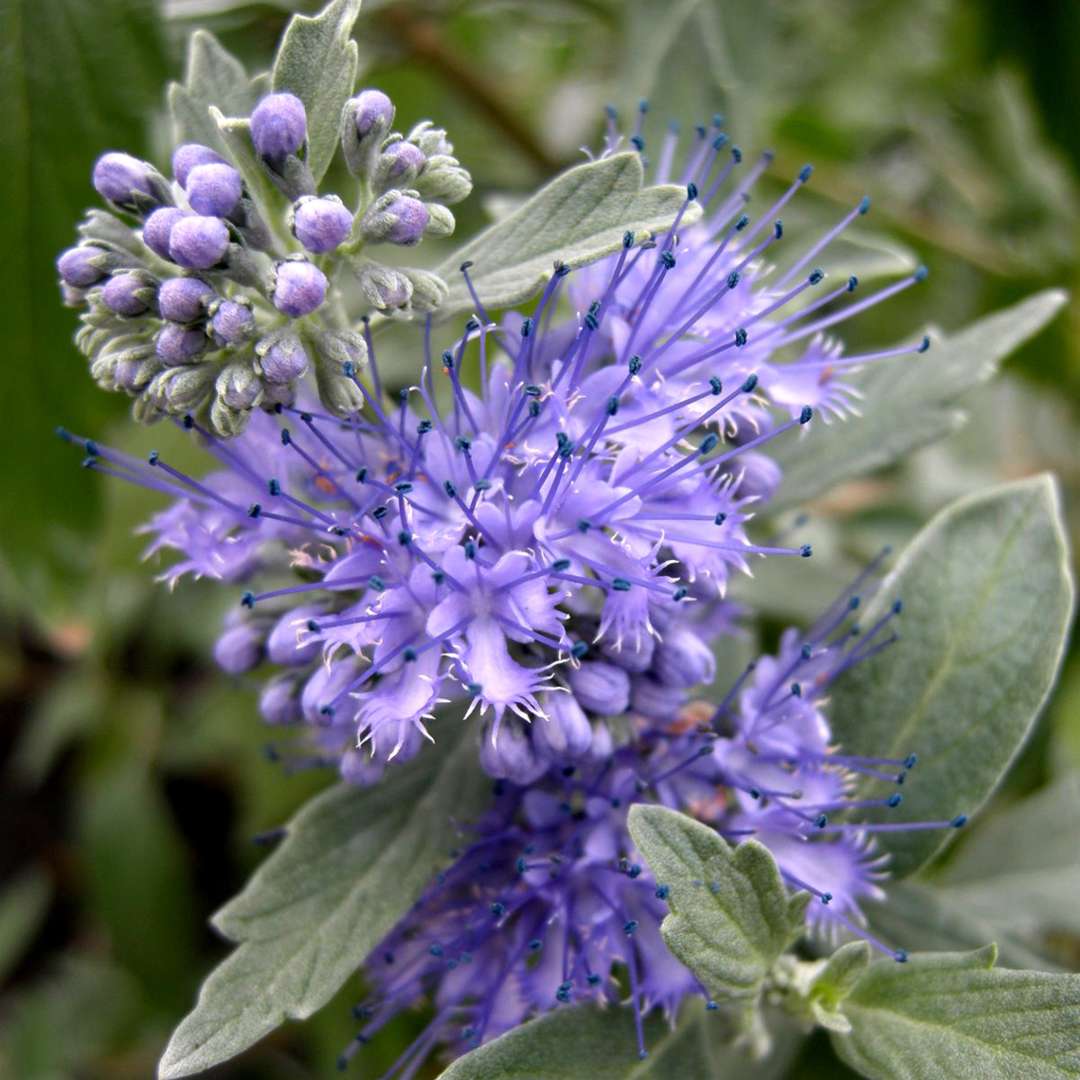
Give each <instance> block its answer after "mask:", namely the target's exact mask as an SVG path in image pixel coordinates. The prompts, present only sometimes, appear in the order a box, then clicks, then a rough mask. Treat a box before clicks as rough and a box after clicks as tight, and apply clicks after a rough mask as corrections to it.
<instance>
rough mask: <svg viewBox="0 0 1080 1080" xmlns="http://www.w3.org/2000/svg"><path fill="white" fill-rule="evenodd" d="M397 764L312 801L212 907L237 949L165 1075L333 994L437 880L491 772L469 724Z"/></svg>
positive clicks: (228, 1049) (164, 1066) (174, 1043)
mask: <svg viewBox="0 0 1080 1080" xmlns="http://www.w3.org/2000/svg"><path fill="white" fill-rule="evenodd" d="M439 751H440V752H439V753H432V754H424V755H422V756H421V758H420V760H418V761H416V762H414V763H410V764H409V765H403V766H395V767H393V768H392V769H391V770H390V771H389V772H388V774H387V775H386V776H385V777H383V779H382V780H380V782H379V783H378V784H376V785H375V786H374V787H370V788H356V787H351V786H349V785H346V784H339V785H337V786H336V787H333V788H331V789H330V790H328V791H325V792H323V793H322V794H321V795H318V796H317V797H316V798H314V799H313V800H311V802H309V803H308V804H307V805H306V806H305V807H304V808H303V809H302V810H301V811H300V812H299V814H297V816H296V817H295V818H294V819H293V821H292V822H291V823H290V824H289V826H288V831H287V834H286V836H285V838H284V840H282V842H281V846H280V847H279V848H278V849H277V850H276V851H275V852H274V853H273V855H271V856H270V858H269V859H267V861H266V862H265V863H264V864H263V865H262V866H261V867H260V868H259V870H257V871H256V873H255V875H254V876H253V877H252V879H251V880H250V881H249V882H248V884H247V886H246V887H245V888H244V890H243V892H241V893H240V895H239V896H237V897H236V898H235V899H233V900H232V901H230V902H229V903H228V904H227V905H226V906H225V907H224V908H222V910H221V911H219V912H218V913H217V915H216V916H215V917H214V926H215V927H216V928H217V929H218V930H219V931H220V932H221V933H222V934H224V935H225V936H226V937H227V938H229V939H230V940H231V941H234V942H236V943H237V945H238V947H237V949H236V950H235V951H234V952H233V953H232V955H230V956H229V957H228V958H227V959H226V960H225V961H224V963H222V964H221V965H220V966H219V967H218V969H217V970H216V971H215V972H213V974H211V975H210V977H209V978H208V979H207V980H206V982H205V983H204V984H203V986H202V989H201V990H200V992H199V1000H198V1002H197V1003H196V1005H195V1008H194V1010H193V1011H192V1012H191V1013H190V1014H189V1015H188V1016H187V1018H186V1019H185V1020H184V1021H183V1022H182V1023H181V1024H180V1026H179V1027H178V1028H177V1029H176V1031H175V1032H174V1034H173V1037H172V1039H171V1041H170V1042H169V1045H168V1047H167V1049H166V1051H165V1055H164V1057H163V1058H162V1060H161V1063H160V1065H159V1067H158V1075H159V1076H160V1077H163V1078H164V1077H177V1076H188V1075H190V1074H192V1073H196V1072H200V1071H201V1070H203V1069H208V1068H210V1066H212V1065H215V1064H217V1063H218V1062H222V1061H226V1060H227V1059H229V1058H231V1057H233V1056H234V1055H235V1054H238V1053H240V1051H241V1050H244V1049H246V1048H247V1047H249V1046H251V1044H252V1043H254V1042H256V1041H257V1040H259V1039H260V1038H262V1036H263V1035H265V1034H266V1033H267V1032H269V1031H272V1030H273V1029H274V1028H276V1027H277V1026H278V1025H279V1024H280V1023H282V1021H284V1020H285V1019H286V1018H287V1017H293V1018H296V1019H302V1018H304V1017H308V1016H310V1015H311V1014H312V1013H314V1012H315V1011H316V1010H317V1009H318V1008H320V1007H321V1006H322V1005H324V1004H325V1003H326V1002H327V1001H328V1000H329V999H330V998H331V997H332V996H333V994H334V993H335V992H336V991H337V989H338V988H339V987H340V986H341V985H342V983H344V982H345V980H346V979H347V978H349V977H350V976H351V975H353V974H354V972H355V971H356V969H357V968H358V967H359V966H360V964H361V963H363V961H364V959H365V958H366V956H367V955H368V953H369V952H370V951H371V949H372V948H373V947H374V946H375V945H376V944H377V943H378V942H379V940H380V939H381V938H382V937H383V936H384V935H385V934H386V933H387V932H388V931H389V930H390V928H391V927H392V926H393V925H394V923H396V922H397V920H398V919H399V918H401V916H402V915H404V914H405V912H406V911H407V910H408V909H409V907H410V905H411V904H412V903H413V902H414V901H415V900H416V898H417V897H418V896H419V895H420V893H421V891H422V890H423V888H424V887H425V886H426V885H427V884H428V883H429V881H430V880H431V879H432V877H433V876H434V874H435V872H436V871H437V869H438V868H439V866H440V865H443V864H444V863H445V862H446V861H447V853H448V851H449V849H450V848H451V847H452V846H453V843H454V837H455V835H456V824H455V823H456V822H457V821H462V820H469V819H471V818H474V817H475V816H476V815H477V814H478V813H479V812H480V811H481V810H482V808H483V805H484V801H485V799H486V797H487V794H488V791H489V783H488V781H486V780H485V778H484V777H483V776H482V775H481V774H480V773H479V771H478V769H477V768H476V765H475V759H476V747H475V745H474V743H473V741H472V739H471V738H470V737H469V734H468V733H467V732H462V733H461V735H460V738H459V739H458V742H457V744H456V745H454V746H450V745H447V746H440V747H439Z"/></svg>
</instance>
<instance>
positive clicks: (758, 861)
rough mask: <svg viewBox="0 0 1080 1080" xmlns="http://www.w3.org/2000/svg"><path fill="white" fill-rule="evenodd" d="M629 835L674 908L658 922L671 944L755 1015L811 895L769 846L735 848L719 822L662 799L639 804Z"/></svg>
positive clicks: (725, 998) (722, 993)
mask: <svg viewBox="0 0 1080 1080" xmlns="http://www.w3.org/2000/svg"><path fill="white" fill-rule="evenodd" d="M628 824H629V828H630V835H631V837H632V838H633V841H634V844H635V845H636V846H637V848H638V850H639V851H640V852H641V854H642V855H643V856H644V857H645V860H646V862H648V864H649V868H650V869H651V870H652V872H653V876H654V877H655V878H656V881H657V884H658V885H659V886H665V887H666V888H667V890H668V895H667V903H668V905H669V906H670V908H671V913H670V914H669V915H668V916H666V918H665V919H664V922H663V924H662V926H661V928H660V930H661V933H662V934H663V937H664V941H665V942H666V943H667V946H668V948H669V949H671V951H672V952H673V953H674V954H675V955H676V956H677V957H678V958H679V959H680V960H681V961H682V962H683V963H684V964H686V966H687V967H688V968H690V970H691V971H693V972H694V974H695V975H696V976H697V977H698V978H699V979H700V980H701V982H702V985H704V987H705V988H706V989H707V990H708V992H709V993H710V994H711V995H712V996H713V997H714V998H715V999H716V1000H717V1002H719V1003H724V1002H735V1003H738V1004H739V1005H740V1006H741V1007H742V1008H743V1009H744V1010H745V1014H746V1015H748V1016H749V1015H752V1013H753V1010H754V1009H755V1008H756V1006H757V1003H758V999H759V997H760V994H761V989H762V984H763V983H764V980H765V978H766V976H768V974H769V972H770V971H771V970H772V968H773V965H774V964H775V963H776V961H777V959H778V958H779V956H780V955H781V953H783V952H784V950H785V949H786V948H787V947H788V946H789V945H790V944H791V943H792V942H793V941H794V940H795V939H796V938H798V937H799V935H800V934H801V933H802V930H803V913H804V911H805V910H806V903H807V901H808V900H809V894H807V893H798V894H796V895H794V896H793V895H791V894H790V893H789V892H788V890H787V889H786V888H785V886H784V883H783V881H782V880H781V878H780V871H779V870H778V869H777V868H776V863H775V862H774V861H773V858H772V856H771V855H770V854H769V852H768V849H767V848H765V847H763V846H762V845H761V844H759V843H757V842H756V841H754V840H747V841H745V842H744V843H742V844H739V846H738V847H736V848H734V849H733V848H732V847H731V846H730V845H729V844H728V843H727V841H726V840H724V839H723V837H721V836H720V835H719V833H717V832H716V830H715V829H711V828H709V827H708V826H707V825H702V824H701V823H700V822H698V821H695V820H694V819H693V818H691V817H688V816H687V815H686V814H680V813H677V812H676V811H674V810H668V809H667V808H665V807H662V806H645V805H642V804H636V805H634V806H632V807H631V808H630V813H629V816H628Z"/></svg>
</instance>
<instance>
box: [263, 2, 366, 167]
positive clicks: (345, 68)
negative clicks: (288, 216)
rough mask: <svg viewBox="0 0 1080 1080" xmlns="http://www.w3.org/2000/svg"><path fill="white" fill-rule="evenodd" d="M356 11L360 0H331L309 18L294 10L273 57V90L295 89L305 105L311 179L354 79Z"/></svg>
mask: <svg viewBox="0 0 1080 1080" xmlns="http://www.w3.org/2000/svg"><path fill="white" fill-rule="evenodd" d="M359 14H360V0H334V2H333V3H332V4H328V5H327V6H326V7H325V8H323V10H322V11H321V12H320V13H319V14H318V15H316V16H314V17H313V18H309V17H307V16H305V15H294V16H293V17H292V19H291V20H290V22H289V25H288V26H287V27H286V28H285V35H284V37H283V38H282V39H281V47H280V48H279V49H278V54H277V59H276V60H275V61H274V71H273V74H272V76H271V81H272V83H273V87H274V91H275V92H280V91H283V90H287V91H289V92H290V93H292V94H295V95H296V96H297V97H298V98H299V99H300V100H301V101H302V102H303V103H304V109H305V110H306V111H307V123H308V152H307V165H308V168H309V169H310V170H311V173H312V175H313V176H314V177H315V182H316V184H317V183H318V182H319V181H320V180H321V179H322V177H323V174H324V173H325V172H326V170H327V168H328V167H329V165H330V162H331V161H332V160H333V157H334V153H335V152H336V150H337V142H338V132H339V130H340V126H341V110H342V108H343V106H344V105H345V102H346V101H347V100H348V98H349V95H350V94H351V93H352V92H353V88H354V87H355V85H356V64H357V46H356V42H355V41H353V40H352V28H353V24H354V23H355V22H356V17H357V15H359Z"/></svg>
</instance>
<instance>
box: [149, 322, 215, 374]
mask: <svg viewBox="0 0 1080 1080" xmlns="http://www.w3.org/2000/svg"><path fill="white" fill-rule="evenodd" d="M205 348H206V335H205V334H204V333H203V332H202V331H201V330H192V329H189V328H188V327H186V326H180V325H178V324H177V323H166V324H165V326H163V327H162V329H161V330H160V331H159V332H158V336H157V339H156V341H155V343H154V349H155V351H156V352H157V355H158V356H159V357H160V358H161V359H162V360H163V361H164V362H165V363H166V364H170V365H175V364H189V363H191V361H192V360H194V359H195V357H197V356H198V355H199V353H201V352H202V351H203V349H205Z"/></svg>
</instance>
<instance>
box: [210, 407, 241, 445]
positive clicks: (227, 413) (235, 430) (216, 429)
mask: <svg viewBox="0 0 1080 1080" xmlns="http://www.w3.org/2000/svg"><path fill="white" fill-rule="evenodd" d="M250 419H251V410H250V409H234V408H233V407H232V406H231V405H226V404H225V402H224V401H222V400H221V398H219V397H215V398H214V400H213V401H212V402H211V403H210V430H211V431H213V433H214V434H215V435H220V436H221V438H223V439H235V438H236V436H237V435H242V434H243V432H244V428H246V427H247V426H248V421H249V420H250Z"/></svg>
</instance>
